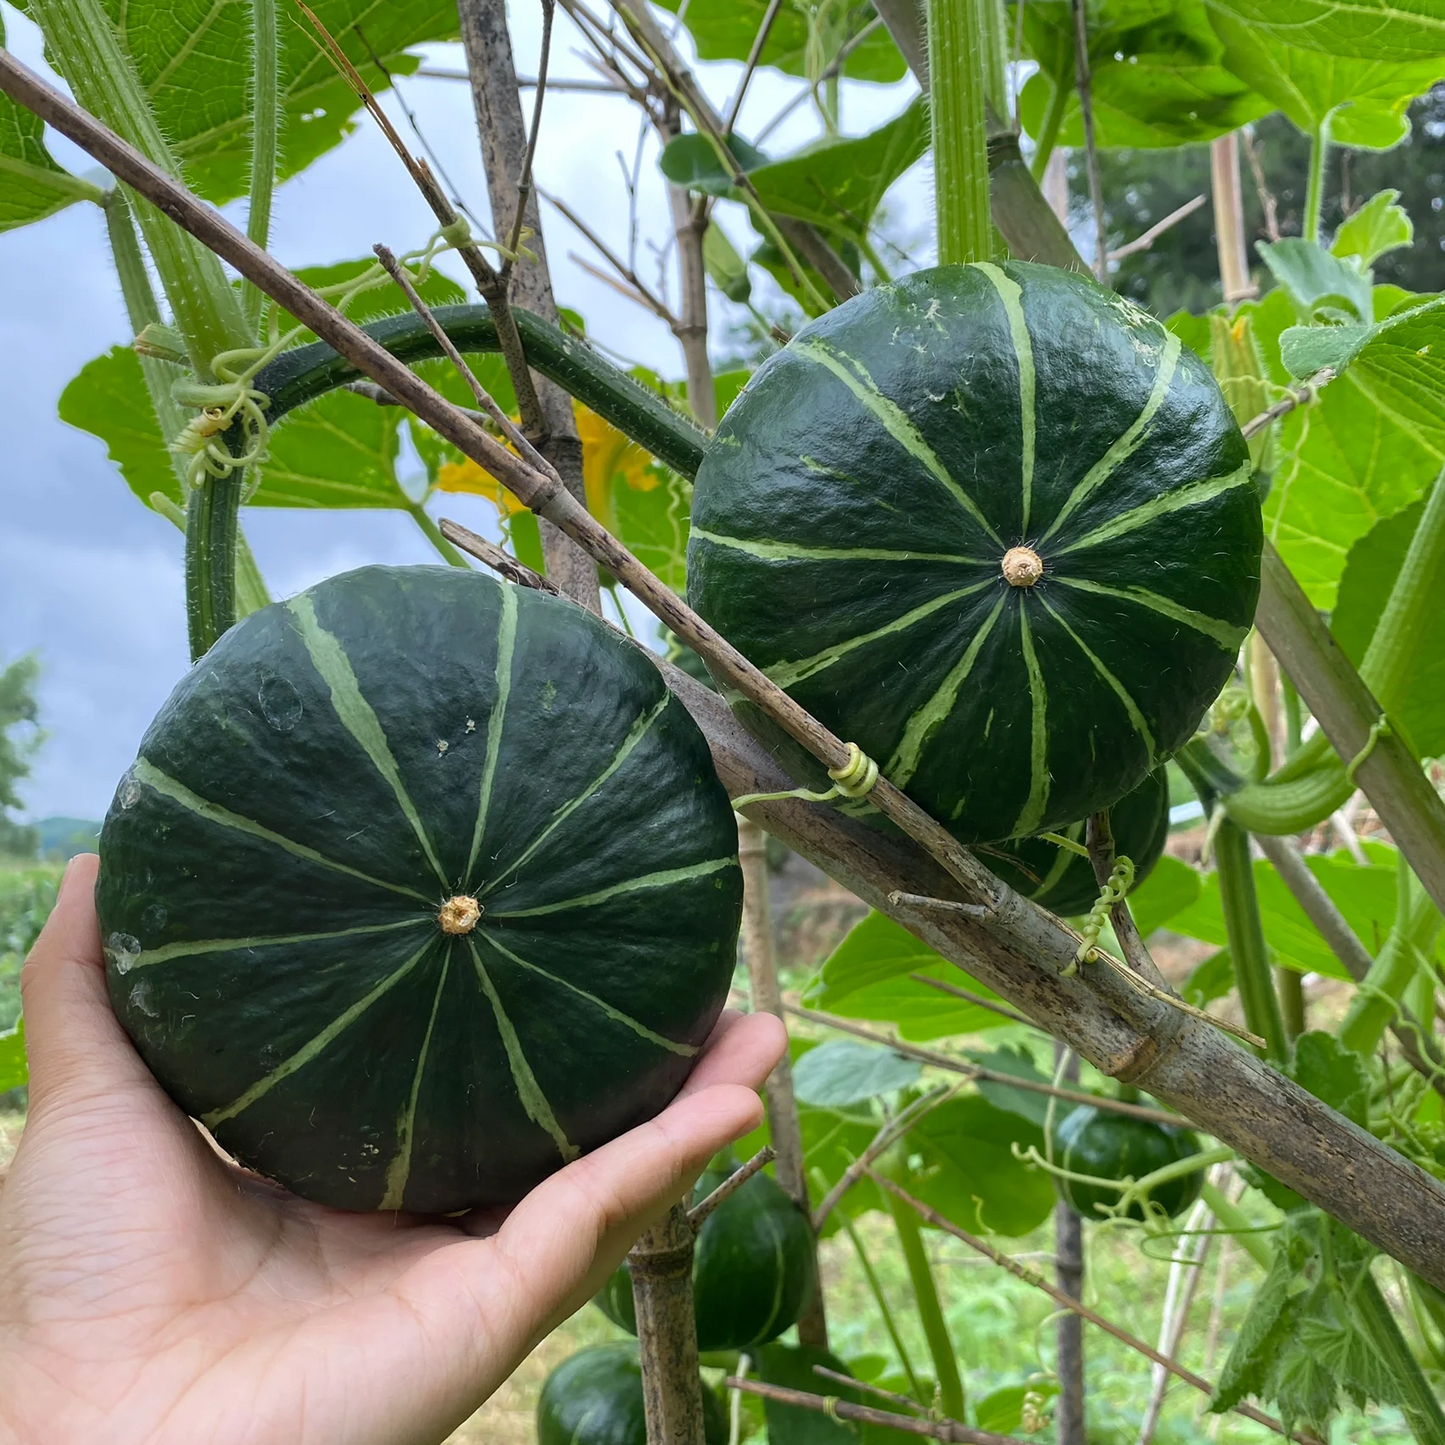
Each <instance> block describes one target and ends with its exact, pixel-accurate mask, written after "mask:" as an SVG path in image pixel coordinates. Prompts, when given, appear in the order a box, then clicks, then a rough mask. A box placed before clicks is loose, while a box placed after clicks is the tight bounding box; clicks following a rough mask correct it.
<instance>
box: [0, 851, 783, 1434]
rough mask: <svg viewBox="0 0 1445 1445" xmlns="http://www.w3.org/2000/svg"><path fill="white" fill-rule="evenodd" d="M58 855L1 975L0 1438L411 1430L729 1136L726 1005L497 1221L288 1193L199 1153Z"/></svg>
mask: <svg viewBox="0 0 1445 1445" xmlns="http://www.w3.org/2000/svg"><path fill="white" fill-rule="evenodd" d="M97 863H98V860H97V859H96V858H94V857H93V856H85V857H81V858H77V859H76V860H75V861H74V862H73V863H72V864H71V866H70V869H69V871H68V872H67V874H66V877H65V881H64V883H63V884H62V885H61V890H60V897H59V899H58V901H57V904H56V907H55V911H54V913H53V915H52V916H51V919H50V922H49V923H48V924H47V925H46V928H45V931H44V932H43V933H42V934H41V936H40V939H39V941H38V942H37V943H36V945H35V948H34V950H33V951H32V953H31V955H30V958H29V960H28V961H27V963H26V965H25V971H24V976H23V979H22V988H23V992H24V1004H25V1027H26V1042H27V1045H28V1050H29V1055H30V1077H31V1084H30V1112H29V1117H28V1119H27V1121H26V1126H25V1133H24V1136H23V1138H22V1139H21V1143H20V1148H19V1151H18V1153H17V1154H16V1157H15V1161H14V1164H13V1166H12V1167H11V1170H10V1173H9V1176H8V1177H7V1178H6V1180H5V1183H4V1189H3V1192H0V1438H5V1439H9V1440H13V1441H15V1442H21V1445H31V1442H35V1445H41V1442H43V1445H80V1442H86V1445H89V1442H92V1441H95V1440H99V1439H104V1440H105V1441H107V1442H108V1445H422V1442H436V1441H439V1440H441V1439H443V1438H444V1437H445V1436H446V1434H447V1432H448V1431H449V1430H451V1429H452V1428H453V1427H454V1426H456V1425H457V1424H458V1423H459V1422H460V1421H462V1420H463V1419H465V1418H466V1416H467V1415H468V1414H470V1413H471V1412H472V1411H473V1410H474V1409H476V1407H477V1406H478V1405H480V1404H481V1402H482V1401H483V1400H484V1399H486V1397H487V1396H488V1395H489V1394H491V1392H492V1391H493V1390H495V1389H496V1388H497V1386H498V1385H499V1384H501V1382H502V1381H503V1380H504V1379H506V1377H507V1376H508V1375H509V1374H510V1373H511V1371H512V1370H513V1369H514V1368H515V1367H516V1365H517V1363H518V1362H519V1361H520V1360H521V1358H522V1357H523V1356H524V1355H525V1354H526V1352H527V1351H528V1350H529V1349H530V1348H531V1347H532V1346H533V1345H534V1344H535V1343H536V1342H537V1341H538V1340H540V1339H541V1338H542V1337H543V1336H544V1335H545V1334H547V1333H548V1331H549V1330H551V1329H552V1328H554V1327H555V1326H556V1325H557V1324H558V1323H560V1322H561V1321H562V1320H563V1319H565V1318H566V1317H567V1316H568V1315H569V1314H571V1313H572V1312H573V1311H574V1310H576V1309H577V1308H579V1307H580V1306H581V1305H582V1304H583V1303H584V1302H585V1301H586V1300H587V1299H588V1298H589V1297H590V1296H591V1295H592V1294H593V1293H594V1292H595V1291H596V1290H597V1289H598V1288H599V1287H600V1286H601V1284H602V1282H603V1281H604V1280H605V1279H606V1277H607V1275H608V1274H609V1273H610V1272H611V1271H612V1269H614V1268H615V1267H616V1265H617V1263H618V1262H619V1261H620V1260H621V1258H622V1256H623V1254H624V1253H625V1252H626V1250H627V1249H628V1247H629V1246H630V1245H631V1244H632V1242H633V1241H634V1240H635V1239H636V1237H637V1236H638V1234H639V1233H640V1232H641V1231H642V1230H643V1229H645V1228H647V1227H648V1226H649V1225H650V1224H652V1223H654V1222H656V1221H657V1220H658V1219H660V1218H661V1217H662V1215H663V1214H664V1213H665V1211H666V1209H667V1208H668V1207H669V1206H670V1205H671V1204H672V1203H675V1202H676V1201H677V1200H679V1199H680V1198H681V1197H682V1195H683V1193H684V1192H685V1190H686V1189H687V1188H688V1187H689V1186H690V1185H691V1183H692V1181H693V1180H694V1178H695V1177H696V1176H697V1174H698V1173H699V1172H700V1171H701V1169H702V1167H703V1165H704V1164H705V1163H706V1162H707V1160H708V1158H709V1157H710V1156H711V1155H712V1154H714V1153H715V1152H716V1151H717V1150H718V1149H721V1148H722V1147H723V1146H724V1145H726V1144H728V1143H730V1142H731V1141H732V1140H734V1139H736V1138H738V1137H739V1136H740V1135H742V1134H744V1133H746V1132H747V1131H748V1130H749V1129H751V1128H753V1127H754V1126H755V1125H756V1124H757V1122H758V1120H759V1118H760V1114H761V1106H760V1104H759V1101H758V1097H757V1095H756V1093H755V1092H754V1090H755V1089H756V1088H757V1087H758V1086H759V1085H760V1084H761V1083H762V1081H763V1079H764V1078H765V1077H766V1076H767V1073H768V1071H769V1069H771V1067H772V1066H773V1064H774V1063H775V1062H776V1061H777V1059H778V1057H779V1056H780V1054H781V1052H782V1049H783V1046H784V1041H785V1036H784V1033H783V1029H782V1026H781V1024H780V1023H779V1022H778V1021H777V1020H776V1019H774V1018H773V1017H772V1016H771V1015H767V1014H758V1015H751V1016H748V1017H741V1016H738V1015H736V1014H731V1015H728V1014H725V1015H724V1016H723V1018H722V1019H721V1020H720V1021H719V1024H718V1027H717V1028H716V1030H714V1032H713V1035H712V1038H711V1040H710V1041H709V1043H708V1045H707V1047H706V1049H705V1050H704V1051H703V1054H702V1056H701V1057H700V1059H699V1061H698V1065H697V1068H696V1069H695V1070H694V1072H693V1074H692V1077H691V1078H690V1079H689V1080H688V1083H687V1085H686V1087H685V1088H684V1090H683V1092H682V1094H681V1095H680V1096H679V1098H678V1099H677V1100H676V1101H674V1103H672V1104H671V1105H670V1106H669V1107H668V1108H667V1109H666V1110H664V1111H663V1113H661V1114H660V1115H658V1116H657V1118H655V1119H653V1120H652V1121H651V1122H649V1123H647V1124H644V1125H642V1126H641V1127H640V1128H637V1129H634V1130H632V1131H631V1132H630V1133H628V1134H625V1135H623V1136H622V1137H621V1138H619V1139H616V1140H614V1141H613V1142H612V1143H610V1144H607V1145H605V1146H604V1147H603V1148H601V1149H598V1150H596V1151H595V1152H594V1153H592V1154H589V1155H587V1156H586V1157H584V1158H582V1159H579V1160H578V1161H577V1162H576V1163H574V1164H571V1165H569V1166H568V1167H567V1168H565V1169H563V1170H561V1171H560V1172H559V1173H557V1174H554V1175H553V1176H552V1177H551V1178H550V1179H548V1180H546V1181H545V1182H544V1183H542V1184H541V1185H539V1186H538V1187H537V1188H536V1189H534V1190H533V1191H532V1193H531V1194H529V1195H528V1196H527V1197H526V1198H525V1199H524V1200H523V1201H522V1202H521V1203H520V1204H518V1205H517V1206H516V1207H515V1208H513V1209H512V1210H511V1211H510V1212H509V1213H508V1212H505V1211H502V1212H499V1213H491V1214H489V1215H487V1216H485V1217H484V1216H482V1215H481V1213H480V1212H477V1213H474V1214H472V1215H468V1216H465V1217H463V1218H460V1219H456V1220H448V1221H443V1222H438V1221H435V1220H426V1219H421V1218H416V1217H409V1216H407V1215H397V1214H391V1213H386V1214H349V1213H343V1212H341V1211H338V1210H333V1209H327V1208H324V1207H322V1206H320V1205H315V1204H310V1203H307V1202H305V1201H304V1200H301V1199H297V1198H296V1197H294V1196H293V1195H290V1194H287V1193H286V1192H284V1191H283V1190H281V1189H279V1188H278V1187H276V1186H274V1185H272V1184H270V1183H268V1182H266V1181H265V1180H261V1179H259V1178H257V1177H256V1176H255V1175H251V1174H248V1173H246V1172H244V1171H242V1170H240V1169H238V1168H237V1167H236V1166H235V1165H233V1164H232V1163H230V1162H229V1161H228V1160H226V1159H225V1158H223V1157H222V1156H221V1155H220V1154H219V1153H218V1152H217V1150H216V1149H215V1147H214V1146H213V1145H212V1144H211V1142H210V1141H209V1139H208V1138H207V1137H206V1136H205V1135H203V1134H202V1133H201V1131H200V1130H199V1128H197V1126H196V1125H195V1124H193V1123H192V1122H191V1121H190V1120H189V1119H188V1118H187V1117H186V1116H185V1115H184V1114H183V1113H182V1112H181V1111H180V1110H179V1109H178V1108H177V1107H176V1106H175V1105H174V1104H173V1103H172V1102H171V1101H170V1099H169V1098H167V1096H166V1095H165V1094H164V1093H163V1092H162V1091H161V1088H160V1086H159V1085H158V1084H157V1083H156V1082H155V1080H154V1079H153V1078H152V1077H151V1075H150V1073H149V1072H148V1071H147V1069H146V1067H145V1065H144V1064H143V1063H142V1062H141V1060H140V1057H139V1056H138V1055H137V1054H136V1052H135V1050H134V1049H133V1048H132V1047H131V1044H130V1041H129V1040H128V1039H127V1038H126V1036H125V1033H124V1032H123V1031H122V1029H121V1027H120V1025H119V1024H118V1023H117V1022H116V1019H115V1015H114V1014H113V1012H112V1011H111V1007H110V1001H109V999H108V998H107V996H106V988H105V976H104V964H103V961H102V955H101V945H100V935H99V932H98V930H97V927H96V921H95V908H94V902H93V897H92V895H93V892H94V886H95V875H96V868H97Z"/></svg>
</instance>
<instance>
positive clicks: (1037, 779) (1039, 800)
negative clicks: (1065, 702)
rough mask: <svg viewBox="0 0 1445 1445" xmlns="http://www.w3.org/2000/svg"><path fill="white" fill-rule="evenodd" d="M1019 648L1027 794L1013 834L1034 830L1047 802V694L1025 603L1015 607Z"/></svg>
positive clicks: (1016, 835)
mask: <svg viewBox="0 0 1445 1445" xmlns="http://www.w3.org/2000/svg"><path fill="white" fill-rule="evenodd" d="M1019 647H1020V650H1021V651H1022V653H1023V658H1024V667H1025V669H1026V670H1027V671H1028V675H1029V711H1030V727H1029V795H1028V797H1027V798H1026V799H1025V800H1024V807H1023V812H1021V813H1020V814H1019V816H1018V821H1017V822H1016V823H1015V824H1014V826H1013V836H1015V837H1018V836H1020V835H1021V834H1024V833H1032V832H1034V831H1035V829H1037V828H1038V826H1039V820H1040V819H1041V818H1042V817H1043V816H1044V809H1045V808H1046V807H1047V806H1048V803H1049V719H1048V708H1049V693H1048V688H1047V687H1045V685H1044V675H1043V672H1042V671H1041V670H1040V669H1039V659H1038V657H1037V656H1036V655H1035V653H1034V639H1033V634H1032V633H1031V632H1030V631H1029V613H1028V608H1027V606H1022V607H1020V608H1019Z"/></svg>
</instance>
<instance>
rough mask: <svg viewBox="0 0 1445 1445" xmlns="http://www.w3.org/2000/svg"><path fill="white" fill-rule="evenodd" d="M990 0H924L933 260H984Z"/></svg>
mask: <svg viewBox="0 0 1445 1445" xmlns="http://www.w3.org/2000/svg"><path fill="white" fill-rule="evenodd" d="M991 12H992V0H928V75H929V99H930V102H931V107H930V109H931V114H932V116H933V173H934V204H935V207H936V209H937V221H938V259H939V261H940V262H942V263H949V262H965V261H986V260H988V258H989V254H990V252H991V250H992V246H993V223H992V221H991V220H990V219H989V207H988V132H987V129H986V125H985V99H986V79H985V56H986V53H987V49H988V39H987V37H988V31H989V24H988V20H989V16H990V14H991Z"/></svg>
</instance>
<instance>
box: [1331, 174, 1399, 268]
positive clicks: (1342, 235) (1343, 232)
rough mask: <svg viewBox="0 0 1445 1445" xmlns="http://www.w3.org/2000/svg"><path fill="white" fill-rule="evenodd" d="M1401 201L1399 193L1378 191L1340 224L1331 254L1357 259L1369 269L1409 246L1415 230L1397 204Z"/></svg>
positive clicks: (1332, 244)
mask: <svg viewBox="0 0 1445 1445" xmlns="http://www.w3.org/2000/svg"><path fill="white" fill-rule="evenodd" d="M1399 199H1400V193H1399V191H1396V190H1385V191H1377V192H1376V193H1375V194H1374V195H1373V196H1371V197H1370V199H1369V200H1368V201H1366V202H1365V204H1364V205H1363V206H1361V207H1360V209H1359V210H1358V211H1356V212H1355V213H1354V215H1352V216H1348V217H1347V218H1346V219H1345V220H1344V221H1343V222H1341V224H1340V229H1339V230H1338V231H1336V232H1335V239H1334V241H1333V242H1332V243H1331V245H1330V250H1331V251H1332V252H1334V254H1335V255H1336V256H1358V257H1359V259H1360V264H1361V265H1363V266H1370V265H1373V264H1374V262H1376V261H1377V260H1379V258H1380V257H1381V256H1383V255H1385V254H1386V253H1387V252H1390V251H1396V250H1398V249H1399V248H1400V247H1401V246H1408V245H1410V244H1411V242H1412V241H1414V239H1415V227H1414V225H1413V223H1412V222H1411V220H1410V216H1409V213H1408V212H1407V211H1406V210H1405V208H1404V207H1403V206H1397V205H1396V204H1395V202H1396V201H1398V200H1399Z"/></svg>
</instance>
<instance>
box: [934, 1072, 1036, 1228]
mask: <svg viewBox="0 0 1445 1445" xmlns="http://www.w3.org/2000/svg"><path fill="white" fill-rule="evenodd" d="M907 1137H908V1143H909V1146H910V1148H912V1149H914V1150H916V1151H917V1152H918V1153H919V1154H921V1155H922V1161H923V1164H922V1168H921V1169H920V1170H919V1171H918V1172H917V1173H916V1174H915V1175H913V1176H912V1177H911V1179H910V1182H909V1186H908V1187H909V1190H910V1192H911V1193H914V1194H916V1195H917V1196H918V1198H920V1199H922V1200H923V1201H924V1202H925V1203H926V1204H931V1205H932V1206H933V1207H934V1208H935V1209H936V1210H938V1212H939V1213H940V1214H942V1215H943V1216H944V1217H945V1218H946V1219H951V1220H952V1221H953V1222H954V1223H955V1224H960V1225H962V1226H963V1227H964V1228H965V1229H969V1230H973V1231H974V1232H975V1233H982V1234H987V1233H990V1232H994V1233H998V1234H1006V1235H1010V1236H1013V1237H1017V1236H1018V1235H1021V1234H1027V1233H1028V1232H1029V1231H1030V1230H1031V1229H1036V1228H1037V1227H1038V1226H1039V1225H1040V1224H1042V1223H1043V1222H1044V1220H1045V1219H1047V1218H1048V1216H1049V1214H1050V1213H1051V1212H1052V1210H1053V1207H1054V1198H1055V1196H1054V1186H1053V1184H1052V1182H1051V1181H1050V1179H1049V1176H1048V1175H1047V1174H1045V1173H1044V1171H1043V1170H1042V1169H1031V1168H1030V1167H1029V1166H1028V1165H1026V1164H1024V1163H1023V1162H1022V1161H1021V1160H1019V1159H1017V1158H1015V1157H1014V1153H1013V1146H1014V1145H1015V1144H1018V1145H1019V1146H1020V1147H1021V1148H1027V1147H1028V1146H1029V1145H1033V1146H1034V1147H1035V1148H1036V1149H1038V1150H1039V1151H1040V1152H1041V1153H1042V1152H1043V1146H1044V1136H1043V1131H1042V1129H1040V1128H1039V1126H1038V1125H1037V1124H1035V1123H1033V1122H1032V1121H1031V1120H1028V1119H1025V1118H1024V1117H1023V1116H1022V1115H1020V1114H1017V1113H1015V1112H1013V1111H1012V1110H1011V1109H1000V1108H997V1107H995V1106H994V1105H993V1104H992V1103H990V1102H989V1100H988V1099H986V1098H984V1097H983V1096H982V1095H981V1094H975V1095H965V1096H963V1097H961V1098H956V1099H950V1100H949V1101H948V1103H946V1104H940V1105H939V1107H938V1108H936V1109H934V1110H932V1111H931V1112H929V1113H927V1114H925V1115H924V1116H923V1117H922V1118H921V1119H920V1120H919V1121H918V1122H917V1123H916V1124H915V1125H914V1126H913V1128H912V1129H910V1130H909V1131H908V1136H907Z"/></svg>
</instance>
